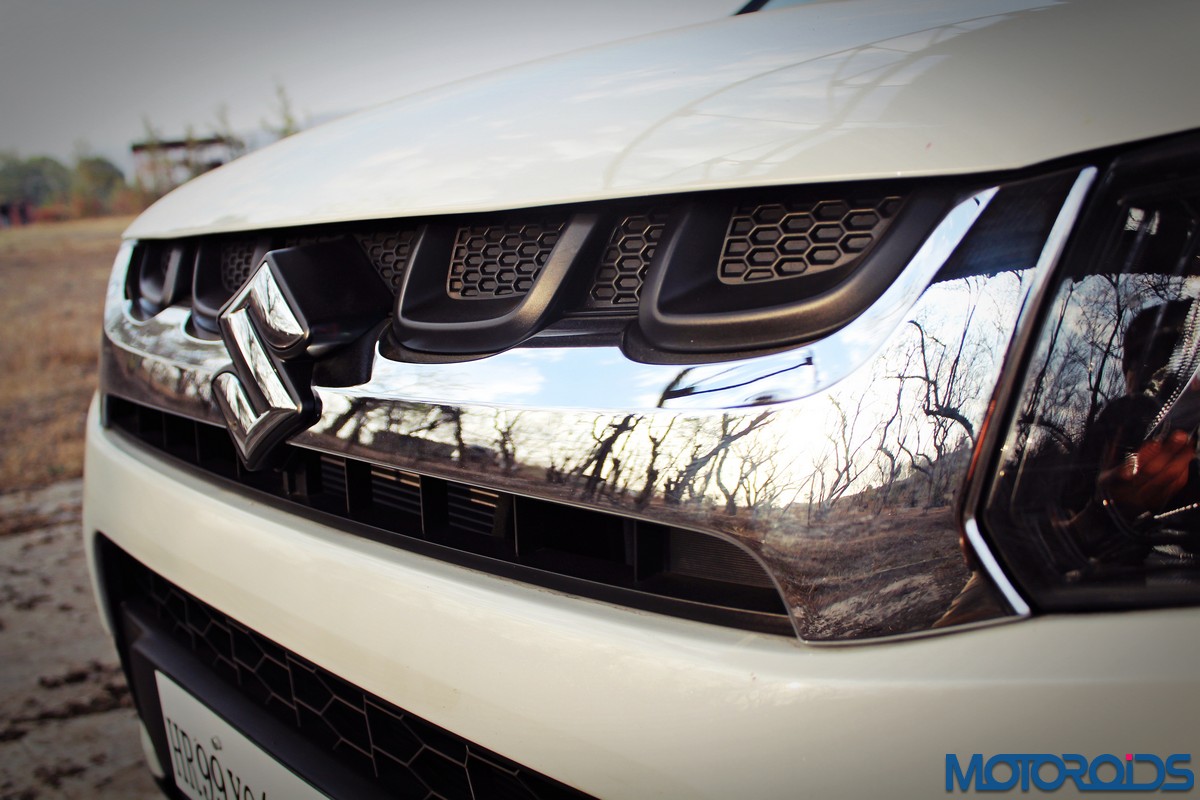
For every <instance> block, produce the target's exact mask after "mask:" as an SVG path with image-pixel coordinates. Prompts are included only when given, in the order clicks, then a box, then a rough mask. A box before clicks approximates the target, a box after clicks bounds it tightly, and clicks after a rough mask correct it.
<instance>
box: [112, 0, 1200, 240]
mask: <svg viewBox="0 0 1200 800" xmlns="http://www.w3.org/2000/svg"><path fill="white" fill-rule="evenodd" d="M1197 29H1200V4H1198V3H1193V2H1190V0H1185V1H1184V2H1145V3H1138V4H1127V3H1123V2H1106V1H1104V0H1100V1H1099V2H1097V1H1096V0H1089V1H1088V2H1078V3H1073V2H1045V0H1038V2H1031V0H953V1H951V2H915V3H914V2H907V3H902V4H901V3H896V2H894V0H849V1H848V2H822V3H811V4H806V5H803V6H799V7H794V8H785V9H779V10H775V11H765V12H759V13H755V14H747V15H742V16H737V17H732V18H728V19H723V20H720V21H718V22H715V23H711V24H706V25H700V26H694V27H689V28H684V29H680V30H676V31H672V32H668V33H665V34H657V35H653V36H647V37H642V38H639V39H634V40H630V41H626V42H620V43H616V44H612V45H605V46H602V47H597V48H591V49H589V50H584V51H580V52H577V53H572V54H570V55H567V56H561V57H557V58H553V59H548V60H544V61H539V62H534V63H530V64H526V65H522V66H519V67H515V68H512V69H509V70H505V71H503V72H499V73H495V74H492V75H489V76H485V77H480V78H477V79H472V80H469V81H463V82H460V83H456V84H451V85H448V86H445V87H442V88H439V89H435V90H430V91H427V92H423V93H421V94H417V95H413V96H410V97H407V98H404V99H402V100H398V101H396V102H393V103H390V104H388V105H384V106H381V107H379V108H376V109H373V110H370V111H367V112H363V113H360V114H357V115H354V116H351V117H347V118H344V119H341V120H338V121H336V122H333V123H330V124H327V125H324V126H321V127H319V128H314V129H312V130H310V131H307V132H305V133H302V134H299V135H297V136H294V137H291V138H289V139H286V140H284V141H282V142H279V143H277V144H275V145H273V146H271V147H268V148H265V149H263V150H260V151H258V152H255V153H252V154H250V155H248V156H246V157H244V158H241V159H239V160H237V161H235V162H233V163H231V164H229V165H227V166H225V167H222V168H220V169H218V170H215V171H214V172H211V173H209V174H206V175H203V176H201V177H200V178H197V179H195V180H193V181H191V182H190V183H187V184H185V185H184V186H182V187H180V188H179V189H177V190H176V191H174V192H172V193H171V194H169V195H168V196H166V197H165V198H163V199H162V200H160V201H159V202H158V203H156V204H155V205H154V206H152V207H151V208H150V209H149V210H147V211H146V212H145V213H144V214H143V215H142V216H141V217H139V218H138V219H137V220H136V221H135V222H134V223H133V225H132V226H131V227H130V228H129V230H128V231H127V235H128V236H130V237H141V238H156V237H172V236H180V235H190V234H200V233H212V232H220V231H233V230H248V229H257V228H270V227H280V226H292V225H303V224H310V223H317V222H334V221H342V220H352V219H373V218H382V217H402V216H413V215H426V214H438V213H457V212H464V211H475V210H487V209H503V208H519V207H528V206H538V205H549V204H557V203H566V202H573V201H587V200H598V199H605V198H613V197H631V196H642V195H649V194H657V193H665V192H677V191H685V190H687V191H691V190H703V189H718V188H727V187H733V186H746V185H769V184H791V183H816V182H827V181H841V180H853V179H867V178H887V177H901V176H916V175H942V174H956V173H964V172H981V171H990V170H1002V169H1009V168H1015V167H1021V166H1026V165H1029V164H1034V163H1038V162H1041V161H1045V160H1049V159H1053V158H1055V157H1059V156H1063V155H1068V154H1071V153H1077V152H1081V151H1086V150H1090V149H1094V148H1099V147H1104V146H1109V145H1113V144H1118V143H1122V142H1128V141H1133V140H1138V139H1146V138H1150V137H1154V136H1159V135H1163V134H1167V133H1172V132H1177V131H1182V130H1186V129H1190V128H1195V127H1200V103H1198V102H1197V99H1198V97H1197V95H1198V94H1200V91H1198V89H1197V82H1196V81H1195V80H1194V76H1195V75H1197V74H1200V55H1198V51H1197V48H1195V47H1194V45H1193V42H1192V41H1191V39H1192V37H1193V32H1194V31H1195V30H1197Z"/></svg>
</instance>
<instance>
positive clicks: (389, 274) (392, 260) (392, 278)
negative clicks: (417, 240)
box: [356, 230, 413, 292]
mask: <svg viewBox="0 0 1200 800" xmlns="http://www.w3.org/2000/svg"><path fill="white" fill-rule="evenodd" d="M356 238H357V239H358V243H359V245H361V246H362V249H363V252H364V253H366V254H367V259H368V260H370V262H371V264H373V265H374V267H375V269H376V271H377V272H378V273H379V277H381V278H383V282H384V283H386V284H387V285H388V286H390V287H392V292H398V291H400V282H401V280H402V279H403V278H404V271H405V269H407V268H408V257H409V255H411V253H412V240H413V231H411V230H383V231H374V232H371V233H362V234H359V235H358V236H357V237H356Z"/></svg>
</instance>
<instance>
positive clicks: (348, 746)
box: [104, 543, 585, 800]
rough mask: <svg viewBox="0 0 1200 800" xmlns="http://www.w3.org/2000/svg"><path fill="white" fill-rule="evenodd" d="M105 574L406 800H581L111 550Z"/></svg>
mask: <svg viewBox="0 0 1200 800" xmlns="http://www.w3.org/2000/svg"><path fill="white" fill-rule="evenodd" d="M104 552H105V560H106V563H105V567H106V574H111V575H120V576H121V581H120V585H121V586H122V587H123V588H118V589H115V591H116V592H117V594H115V595H114V596H116V597H120V598H121V599H122V600H123V601H125V602H133V603H136V604H137V605H138V607H140V608H142V609H144V610H147V611H149V613H150V615H151V616H152V617H153V619H155V620H156V621H157V622H158V624H159V625H160V626H161V628H162V629H163V630H164V632H166V633H167V634H168V635H169V636H171V638H173V639H174V640H175V641H177V642H179V643H180V644H182V645H183V646H184V647H185V648H187V649H188V650H189V651H190V652H191V653H192V654H193V655H194V656H195V657H196V658H197V659H198V660H199V661H200V662H202V663H203V664H204V665H205V666H206V667H208V668H209V669H211V670H212V671H213V672H214V673H216V674H217V675H219V676H220V677H221V678H222V679H223V680H224V681H225V682H227V683H228V684H230V685H231V686H233V687H235V688H237V689H238V690H239V691H240V692H241V693H242V694H243V695H244V696H245V697H246V698H247V699H248V700H250V701H251V702H252V703H254V704H255V705H257V706H258V707H260V708H262V709H265V710H266V711H268V712H270V713H271V714H272V715H273V716H274V717H276V718H277V719H279V720H281V721H282V722H283V723H285V724H286V725H288V726H289V727H291V728H293V729H294V730H296V731H297V732H299V733H300V735H301V736H303V737H304V738H306V739H308V740H309V741H311V742H313V743H315V744H317V745H318V746H320V747H322V748H324V749H326V750H327V751H329V752H330V753H332V754H333V756H334V757H335V758H337V759H338V760H339V761H341V762H342V763H343V764H345V765H346V766H347V767H348V768H349V769H351V770H354V771H356V772H357V773H358V774H360V775H362V776H364V777H366V778H368V779H371V780H374V781H377V782H378V784H379V786H380V787H381V788H382V789H384V790H386V791H388V792H390V793H394V794H395V796H398V797H413V798H429V799H430V800H432V799H434V798H440V799H442V800H456V799H457V798H467V799H468V800H483V799H484V798H511V800H520V799H524V800H534V799H535V798H581V797H585V795H583V794H582V793H580V792H577V791H576V790H574V789H571V788H569V787H567V786H564V785H563V784H560V783H558V782H557V781H554V780H552V779H550V778H547V777H545V776H543V775H540V774H538V773H536V772H533V771H532V770H529V769H526V768H524V767H521V766H519V765H517V764H515V763H513V762H511V761H509V760H508V759H505V758H504V757H502V756H499V755H497V754H495V753H492V752H491V751H489V750H486V749H484V748H482V747H480V746H479V745H476V744H474V743H472V742H469V741H467V740H466V739H463V738H462V737H460V736H457V735H456V734H453V733H451V732H449V731H447V730H444V729H442V728H440V727H438V726H436V725H433V724H432V723H430V722H427V721H425V720H423V719H421V718H419V717H417V716H414V715H413V714H410V713H408V712H407V711H405V710H403V709H401V708H397V707H396V706H394V705H392V704H391V703H388V702H387V701H385V700H382V699H380V698H378V697H376V696H374V695H372V694H370V693H368V692H366V691H364V690H362V689H360V688H358V687H357V686H354V685H352V684H350V683H348V682H346V681H344V680H342V679H341V678H339V677H337V676H336V675H334V674H333V673H331V672H329V671H328V670H326V669H323V668H322V667H320V666H318V665H316V664H313V663H312V662H311V661H308V660H307V659H304V658H302V657H300V656H299V655H297V654H295V653H293V652H291V651H289V650H287V649H285V648H283V647H280V646H279V645H278V644H276V643H274V642H272V641H271V640H269V639H267V638H266V637H264V636H262V635H261V634H259V633H257V632H255V631H253V630H251V629H250V628H248V627H246V626H245V625H243V624H241V623H239V622H238V621H237V620H235V619H232V618H231V617H229V616H227V615H225V614H223V613H221V612H220V611H218V610H217V609H215V608H213V607H212V606H210V605H208V604H206V603H204V602H202V601H200V600H198V599H197V598H195V597H192V596H191V595H189V594H188V593H187V592H185V591H183V590H182V589H180V588H179V587H177V586H175V585H174V584H172V583H171V582H169V581H167V580H165V579H164V578H162V577H161V576H159V575H157V574H156V573H154V572H152V571H151V570H150V569H148V568H146V567H145V566H143V565H142V564H140V563H138V562H137V561H134V560H133V559H132V558H130V557H129V556H128V555H126V554H125V553H123V552H122V551H120V550H119V549H117V548H116V547H115V545H112V544H111V543H106V547H105V548H104Z"/></svg>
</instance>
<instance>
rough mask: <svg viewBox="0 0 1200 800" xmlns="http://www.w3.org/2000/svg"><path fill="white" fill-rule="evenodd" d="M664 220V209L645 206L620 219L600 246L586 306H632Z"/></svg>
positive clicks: (639, 290) (665, 215) (644, 276)
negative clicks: (609, 236) (602, 250)
mask: <svg viewBox="0 0 1200 800" xmlns="http://www.w3.org/2000/svg"><path fill="white" fill-rule="evenodd" d="M666 222H667V212H666V211H664V210H649V211H645V212H639V213H636V214H631V215H629V216H626V217H624V218H622V219H621V221H620V222H619V223H618V224H617V226H616V228H615V229H614V230H613V234H612V238H611V239H610V240H609V243H608V246H607V247H606V248H605V249H604V257H603V259H602V260H601V262H600V269H599V270H598V271H597V272H596V281H595V283H594V284H593V285H592V288H591V290H590V291H589V292H588V298H587V304H586V308H589V309H606V308H630V309H632V308H636V307H637V303H638V297H639V296H640V295H641V292H642V282H643V281H644V280H645V279H646V268H647V267H649V266H650V262H651V260H653V258H654V252H655V249H656V248H657V247H658V242H659V240H660V239H661V238H662V232H663V227H664V226H665V225H666Z"/></svg>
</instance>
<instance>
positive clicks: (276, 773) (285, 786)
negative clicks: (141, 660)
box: [154, 672, 328, 800]
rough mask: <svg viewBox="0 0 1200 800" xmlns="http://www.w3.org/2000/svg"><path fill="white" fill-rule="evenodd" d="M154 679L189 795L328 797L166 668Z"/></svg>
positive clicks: (181, 783)
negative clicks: (210, 706)
mask: <svg viewBox="0 0 1200 800" xmlns="http://www.w3.org/2000/svg"><path fill="white" fill-rule="evenodd" d="M154 678H155V681H156V682H157V683H158V699H159V702H160V703H161V705H162V714H163V726H164V727H165V728H166V731H167V749H168V750H169V751H170V753H171V768H172V771H173V773H174V776H175V785H176V786H178V787H179V789H180V791H182V792H183V793H184V794H185V795H187V796H188V797H190V798H193V800H266V798H272V800H275V799H277V798H285V797H286V798H293V797H295V798H310V797H311V798H325V795H323V794H321V793H320V792H318V791H317V790H316V789H314V788H313V787H312V786H309V785H308V784H307V783H306V782H304V781H303V780H302V779H301V778H299V777H298V776H297V775H296V774H295V773H294V772H292V771H291V770H289V769H288V768H287V767H285V766H283V764H280V763H279V762H278V761H276V760H275V759H274V758H272V757H271V756H270V755H268V754H267V753H266V752H265V751H264V750H263V749H262V748H260V747H259V746H258V745H256V744H255V743H254V742H252V741H250V740H249V739H247V738H246V737H245V736H243V735H242V734H241V733H239V732H238V731H237V730H236V729H234V728H233V726H231V725H230V724H229V723H227V722H226V721H225V720H223V719H221V718H220V717H218V716H217V715H216V714H214V713H213V712H212V711H210V710H209V709H208V707H207V706H205V705H204V704H203V703H201V702H200V701H199V700H197V699H196V698H195V697H193V696H192V695H190V694H189V693H188V692H187V691H186V690H185V689H183V688H182V687H180V686H179V684H177V683H175V682H174V681H173V680H171V679H170V678H168V677H167V676H166V675H164V674H163V673H161V672H155V673H154ZM325 800H328V798H325Z"/></svg>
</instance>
